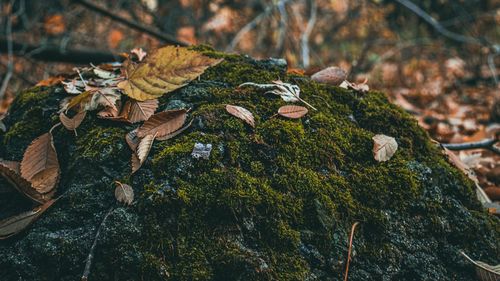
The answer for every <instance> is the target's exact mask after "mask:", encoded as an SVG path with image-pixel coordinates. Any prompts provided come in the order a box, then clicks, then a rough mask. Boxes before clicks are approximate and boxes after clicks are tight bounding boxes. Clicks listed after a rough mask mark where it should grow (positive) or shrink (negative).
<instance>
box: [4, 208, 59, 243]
mask: <svg viewBox="0 0 500 281" xmlns="http://www.w3.org/2000/svg"><path fill="white" fill-rule="evenodd" d="M55 201H56V200H50V201H47V202H45V203H44V204H43V205H42V206H39V207H37V208H35V209H33V210H31V211H27V212H24V213H21V214H19V215H15V216H12V217H10V218H6V219H3V220H1V221H0V240H3V239H7V238H9V237H12V236H13V235H16V234H18V233H20V232H21V231H23V230H25V229H26V228H27V227H29V226H30V225H31V224H32V223H34V222H35V221H36V220H37V219H38V218H39V217H40V216H41V215H42V214H43V213H44V212H45V211H46V210H47V209H48V208H49V207H50V206H52V204H54V202H55Z"/></svg>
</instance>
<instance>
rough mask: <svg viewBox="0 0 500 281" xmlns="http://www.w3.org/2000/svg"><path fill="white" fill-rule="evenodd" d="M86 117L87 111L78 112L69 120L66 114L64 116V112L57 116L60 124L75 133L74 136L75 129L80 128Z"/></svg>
mask: <svg viewBox="0 0 500 281" xmlns="http://www.w3.org/2000/svg"><path fill="white" fill-rule="evenodd" d="M86 115H87V111H80V112H78V113H77V114H76V115H75V116H73V118H69V117H68V116H67V115H66V114H64V112H61V113H60V114H59V120H61V124H63V126H64V127H65V128H66V129H68V130H70V131H75V135H76V128H78V127H79V126H80V124H81V123H82V121H83V119H85V116H86Z"/></svg>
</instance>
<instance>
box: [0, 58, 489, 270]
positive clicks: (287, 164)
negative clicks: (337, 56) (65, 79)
mask: <svg viewBox="0 0 500 281" xmlns="http://www.w3.org/2000/svg"><path fill="white" fill-rule="evenodd" d="M204 52H206V53H207V55H211V56H215V57H224V58H225V60H224V62H222V63H221V64H219V65H217V66H216V67H213V68H211V69H209V70H207V71H206V73H205V74H203V75H202V76H201V77H200V79H199V80H195V81H193V82H192V83H190V84H189V85H188V86H186V87H183V88H181V89H179V90H177V91H175V92H173V93H171V94H168V95H165V96H164V97H162V98H161V99H160V106H159V109H158V110H167V109H178V108H191V111H190V113H189V117H188V119H189V120H190V119H193V120H194V121H193V125H192V126H191V128H190V129H188V130H186V131H185V132H183V133H182V134H180V135H179V136H177V137H176V138H174V139H171V140H167V141H161V142H159V141H158V142H155V143H154V145H153V147H152V150H151V153H150V155H149V158H148V160H147V161H146V163H145V164H144V165H143V167H142V168H141V169H140V170H139V171H138V172H137V173H135V174H134V175H130V154H131V151H130V150H129V148H128V146H127V144H126V142H125V138H124V137H125V134H126V133H127V132H129V131H130V130H132V129H133V128H134V126H131V125H126V124H123V123H118V122H112V121H108V120H102V119H98V118H97V117H95V112H91V113H89V114H88V115H87V117H86V119H85V120H84V121H83V123H82V125H81V126H80V127H79V128H78V129H77V130H78V136H77V137H75V136H74V134H73V132H71V131H67V130H65V129H64V128H62V127H58V128H57V129H55V130H54V132H53V133H54V141H55V146H56V149H57V153H58V157H59V162H60V164H61V172H62V177H61V181H60V183H59V185H58V191H57V195H61V198H60V199H59V200H58V201H57V202H56V203H55V204H54V205H53V206H52V207H51V208H50V209H49V210H48V211H47V212H46V213H45V214H43V216H42V217H41V218H40V219H39V220H38V221H37V222H36V223H35V224H34V225H33V226H32V227H31V228H30V229H29V230H27V231H26V232H24V233H22V234H21V235H18V236H16V237H14V238H11V239H9V240H5V241H0V280H78V279H79V278H80V276H81V274H82V272H83V269H84V266H85V260H86V258H87V255H88V252H89V250H90V247H91V245H92V242H93V239H94V235H95V232H96V230H97V227H98V226H99V224H100V222H101V220H102V219H103V217H104V215H105V213H106V212H107V211H108V210H109V209H110V208H113V211H112V213H111V215H110V216H109V218H108V220H107V221H106V223H105V225H104V227H103V229H102V233H101V236H100V238H99V240H98V244H97V248H96V253H95V257H94V262H93V265H92V269H91V274H90V276H89V280H341V279H342V277H343V271H344V267H345V260H346V257H347V246H348V236H349V231H350V228H351V225H352V224H353V223H354V222H356V221H358V222H360V225H359V227H358V229H357V232H356V235H355V238H354V246H353V247H354V248H353V260H352V262H351V266H350V271H349V280H472V279H473V276H474V270H473V268H472V267H471V266H470V265H468V264H467V263H466V261H465V260H464V259H463V258H462V257H461V256H460V254H459V251H460V250H463V251H465V252H467V253H469V254H470V255H471V256H473V257H474V258H476V259H480V260H482V261H485V262H489V263H493V264H494V263H496V262H498V258H499V235H498V234H499V221H498V219H496V218H494V217H491V216H489V215H488V214H487V213H486V212H485V211H484V210H483V209H482V208H481V205H480V203H479V202H478V201H477V200H476V198H475V193H474V185H473V184H472V183H471V182H470V181H469V180H467V178H466V177H465V176H464V175H462V174H461V173H460V172H459V171H458V170H457V169H455V168H454V167H452V166H450V165H449V164H448V163H447V161H446V159H445V158H444V156H442V155H441V153H440V151H439V150H438V149H437V148H436V147H435V146H434V145H433V144H432V143H430V141H429V139H428V137H427V135H426V133H425V132H423V131H422V130H421V129H420V128H419V127H418V126H417V123H416V121H415V120H413V119H412V118H411V117H410V116H409V115H407V114H406V113H404V112H403V111H402V110H400V109H399V108H396V107H395V106H393V105H391V104H389V102H388V101H387V99H386V97H385V96H384V95H383V94H382V93H377V92H370V93H367V94H360V93H356V92H353V91H347V90H344V89H340V88H337V87H333V86H327V85H322V84H319V83H316V82H314V81H311V80H310V79H309V78H308V77H304V76H297V75H288V74H286V66H285V65H284V63H283V61H281V60H262V61H256V60H253V59H251V58H249V57H245V56H237V55H225V54H221V53H216V52H213V51H210V50H206V49H204ZM277 79H281V80H282V81H284V82H288V83H292V84H297V85H298V86H299V87H300V88H301V97H302V98H303V99H305V100H307V101H308V102H309V103H311V104H313V105H314V106H315V107H316V108H318V109H319V110H318V111H314V110H310V111H309V113H308V114H307V115H306V116H305V117H303V118H301V119H299V120H289V119H284V118H282V117H276V116H273V115H274V114H275V113H276V112H277V110H278V108H279V107H280V106H283V105H285V104H286V103H285V102H284V101H283V100H281V99H280V98H279V97H276V96H273V95H266V94H264V93H263V92H262V91H259V90H258V89H252V88H248V89H247V88H245V89H237V86H238V85H239V84H241V83H244V82H255V83H270V82H271V81H273V80H277ZM66 96H67V94H66V93H64V90H62V88H61V87H59V86H54V87H38V88H32V89H27V90H26V91H24V92H22V93H20V94H19V96H18V98H17V100H16V101H15V103H14V104H13V105H12V107H11V109H10V112H9V115H8V116H7V117H6V119H4V123H5V125H6V126H7V131H6V132H5V133H3V132H0V143H1V145H0V158H3V159H7V160H17V161H19V160H21V158H22V155H23V152H24V150H25V149H26V147H27V146H28V145H29V143H30V142H31V141H32V140H33V139H34V138H35V137H37V136H39V135H41V134H43V133H45V132H47V131H48V130H49V129H50V128H51V127H52V126H53V125H54V124H55V123H57V122H58V114H57V110H58V108H59V102H60V100H61V99H63V98H64V97H66ZM226 104H233V105H238V106H243V107H245V108H247V109H248V110H250V111H251V112H252V113H253V114H254V116H255V122H256V128H255V129H253V128H251V127H249V126H248V125H246V124H245V123H244V122H243V121H242V120H239V119H237V118H234V117H233V116H231V115H229V114H228V113H227V112H226V111H225V109H224V108H225V105H226ZM352 120H355V122H353V121H352ZM376 134H386V135H389V136H392V137H394V138H395V139H396V141H397V142H398V146H399V149H398V151H397V152H396V154H395V155H394V157H393V158H391V160H389V161H387V162H384V163H379V162H377V161H375V160H374V159H373V155H372V151H371V150H372V146H373V143H372V140H371V138H372V137H373V136H374V135H376ZM196 143H203V144H211V145H212V150H211V152H210V156H209V157H208V159H203V158H199V159H195V158H193V157H192V156H191V153H192V151H193V148H194V145H195V144H196ZM115 180H119V181H121V182H123V183H127V184H130V185H131V186H133V188H134V190H135V194H136V201H135V203H134V205H133V206H131V207H124V206H121V205H119V204H117V203H116V200H115V199H114V196H113V191H114V183H113V182H114V181H115ZM0 187H1V188H0V190H7V188H5V187H8V184H7V182H5V181H4V180H2V179H0ZM29 208H31V203H30V202H27V201H26V200H25V199H23V198H22V197H21V196H19V195H18V194H16V193H15V192H10V193H9V192H7V193H1V194H0V219H1V218H5V217H8V216H10V215H13V214H16V213H18V212H21V211H23V210H27V209H29Z"/></svg>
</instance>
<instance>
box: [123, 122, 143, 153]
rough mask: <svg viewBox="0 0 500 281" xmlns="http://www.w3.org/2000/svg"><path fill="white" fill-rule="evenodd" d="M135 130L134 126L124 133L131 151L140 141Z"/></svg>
mask: <svg viewBox="0 0 500 281" xmlns="http://www.w3.org/2000/svg"><path fill="white" fill-rule="evenodd" d="M137 130H138V129H137V128H136V129H134V130H132V131H130V132H128V133H127V134H126V135H125V141H126V142H127V144H128V146H129V147H130V149H131V150H132V151H135V150H136V149H137V145H138V144H139V141H140V139H139V137H137Z"/></svg>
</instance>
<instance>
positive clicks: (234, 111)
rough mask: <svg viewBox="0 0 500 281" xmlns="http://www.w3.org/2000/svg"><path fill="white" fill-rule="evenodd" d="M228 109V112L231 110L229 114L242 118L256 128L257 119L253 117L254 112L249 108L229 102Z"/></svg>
mask: <svg viewBox="0 0 500 281" xmlns="http://www.w3.org/2000/svg"><path fill="white" fill-rule="evenodd" d="M226 110H227V112H229V114H231V115H233V116H236V117H238V118H240V119H241V120H243V121H245V122H246V123H247V124H248V125H250V126H252V127H253V128H255V119H254V118H253V114H252V112H250V111H248V109H246V108H244V107H241V106H236V105H230V104H228V105H226Z"/></svg>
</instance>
